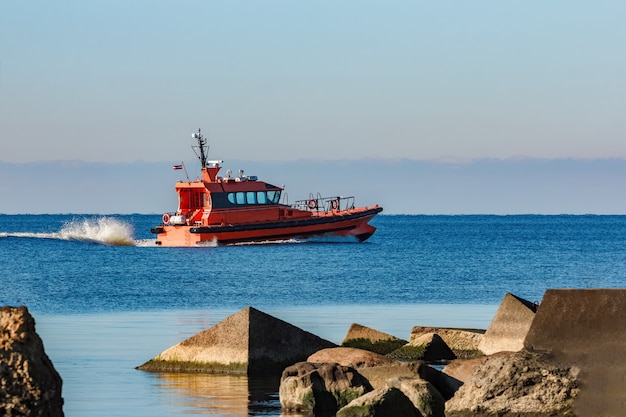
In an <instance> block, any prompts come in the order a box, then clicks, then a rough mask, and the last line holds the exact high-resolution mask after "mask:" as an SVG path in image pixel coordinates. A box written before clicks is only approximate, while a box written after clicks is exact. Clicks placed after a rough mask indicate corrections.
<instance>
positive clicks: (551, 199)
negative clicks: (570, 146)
mask: <svg viewBox="0 0 626 417" xmlns="http://www.w3.org/2000/svg"><path fill="white" fill-rule="evenodd" d="M174 162H176V161H174ZM172 164H173V162H158V163H157V162H135V163H87V162H80V161H55V162H41V163H23V164H14V163H6V162H0V213H6V214H13V213H101V214H112V213H162V212H165V211H174V210H175V209H176V204H177V199H176V195H175V193H174V184H175V182H176V181H177V180H183V179H185V173H184V171H174V170H172ZM198 168H199V166H198V164H196V163H194V164H192V165H188V166H187V170H188V172H189V176H190V177H191V178H192V179H193V178H195V177H196V176H197V175H198V171H197V170H198ZM227 169H231V170H232V175H235V176H236V175H238V171H239V169H244V170H245V174H246V175H257V176H258V177H259V178H260V179H263V180H265V181H267V182H270V183H272V184H275V185H285V186H286V192H287V195H288V198H289V201H290V202H293V201H295V200H298V199H304V198H307V197H308V195H309V193H314V194H315V193H317V192H319V193H320V194H322V195H323V196H333V195H341V196H350V195H353V196H355V197H356V201H357V204H359V205H372V204H377V203H378V204H380V205H382V206H383V207H384V209H385V211H384V212H383V214H401V213H411V214H486V213H491V214H519V213H537V214H560V213H570V214H586V213H595V214H624V213H626V193H624V189H625V187H626V160H623V159H601V160H573V159H550V160H548V159H506V160H495V159H494V160H492V159H483V160H471V161H461V162H458V161H452V162H451V161H416V160H379V159H366V160H342V161H311V160H301V161H292V162H252V161H249V162H244V161H231V162H226V163H225V164H224V168H223V170H222V172H221V174H222V175H226V170H227Z"/></svg>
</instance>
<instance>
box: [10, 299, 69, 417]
mask: <svg viewBox="0 0 626 417" xmlns="http://www.w3.org/2000/svg"><path fill="white" fill-rule="evenodd" d="M61 388H62V381H61V377H60V376H59V374H58V373H57V371H56V370H55V369H54V366H53V365H52V362H51V361H50V359H49V358H48V356H47V355H46V353H45V351H44V346H43V342H42V341H41V338H40V337H39V335H38V334H37V332H36V331H35V320H34V319H33V317H32V316H31V315H30V313H29V312H28V310H27V309H26V307H19V308H13V307H3V308H2V309H1V310H0V409H1V410H3V412H4V414H3V415H7V416H38V417H60V416H63V398H62V397H61Z"/></svg>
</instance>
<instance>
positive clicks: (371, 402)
mask: <svg viewBox="0 0 626 417" xmlns="http://www.w3.org/2000/svg"><path fill="white" fill-rule="evenodd" d="M391 416H393V417H422V415H421V414H420V412H419V411H418V410H417V409H416V408H415V407H414V406H413V403H412V402H411V400H409V398H408V397H407V396H406V395H404V393H402V391H400V390H399V389H397V388H390V387H387V388H379V389H377V390H374V391H371V392H369V393H367V394H365V395H363V396H361V397H359V398H357V399H355V400H353V401H352V402H350V403H349V404H348V405H346V406H345V407H343V408H342V409H340V410H339V411H338V412H337V416H336V417H391Z"/></svg>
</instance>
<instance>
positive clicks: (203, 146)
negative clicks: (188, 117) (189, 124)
mask: <svg viewBox="0 0 626 417" xmlns="http://www.w3.org/2000/svg"><path fill="white" fill-rule="evenodd" d="M191 137H192V138H194V139H197V140H198V145H197V146H192V147H191V149H193V151H194V152H195V154H196V156H197V157H198V159H200V163H201V164H202V168H206V167H207V162H206V155H207V153H209V145H207V140H206V138H205V137H204V136H202V132H201V131H200V129H198V133H192V134H191Z"/></svg>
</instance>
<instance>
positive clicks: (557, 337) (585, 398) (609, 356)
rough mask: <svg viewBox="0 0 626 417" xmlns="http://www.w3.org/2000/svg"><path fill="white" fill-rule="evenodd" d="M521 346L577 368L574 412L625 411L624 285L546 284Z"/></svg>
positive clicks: (593, 414) (625, 292)
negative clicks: (560, 286)
mask: <svg viewBox="0 0 626 417" xmlns="http://www.w3.org/2000/svg"><path fill="white" fill-rule="evenodd" d="M524 346H525V347H526V348H527V349H532V350H537V351H547V352H550V353H551V354H552V355H553V356H554V357H555V358H556V359H558V360H559V361H562V362H568V363H573V364H575V365H577V366H579V367H580V369H581V374H580V379H581V382H582V385H581V391H580V394H579V395H578V396H577V397H576V400H575V402H574V410H575V412H576V415H577V416H583V417H584V416H600V415H606V416H617V415H623V414H624V410H626V396H625V395H624V392H626V378H624V375H626V362H625V361H624V358H625V357H626V289H581V290H576V289H551V290H547V291H546V293H545V294H544V297H543V300H542V301H541V305H540V306H539V308H538V310H537V314H536V316H535V319H534V321H533V323H532V326H531V327H530V329H529V331H528V334H527V336H526V339H525V340H524Z"/></svg>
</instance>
